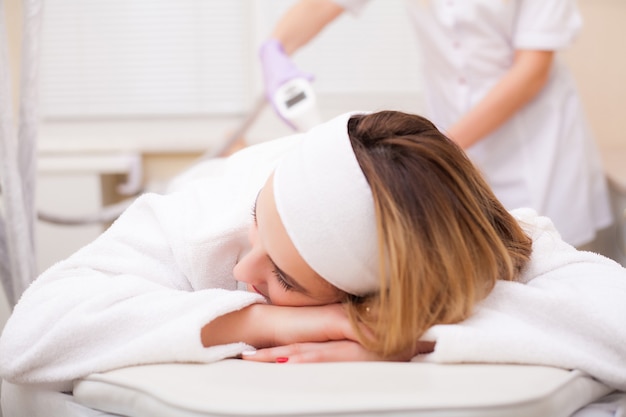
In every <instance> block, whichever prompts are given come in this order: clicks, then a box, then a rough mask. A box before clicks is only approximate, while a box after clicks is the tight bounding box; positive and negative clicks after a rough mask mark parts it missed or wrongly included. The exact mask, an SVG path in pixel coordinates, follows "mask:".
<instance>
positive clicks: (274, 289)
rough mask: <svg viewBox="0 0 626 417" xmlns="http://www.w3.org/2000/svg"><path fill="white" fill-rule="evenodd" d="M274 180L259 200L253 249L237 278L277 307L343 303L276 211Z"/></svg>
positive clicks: (252, 231)
mask: <svg viewBox="0 0 626 417" xmlns="http://www.w3.org/2000/svg"><path fill="white" fill-rule="evenodd" d="M272 180H273V176H270V178H269V180H268V181H267V183H266V184H265V186H264V187H263V189H262V190H261V192H260V193H259V196H258V197H257V202H256V205H255V207H254V217H255V219H254V222H253V224H252V227H251V228H250V232H249V238H250V244H251V245H252V249H251V250H250V252H248V253H247V254H246V255H245V256H244V257H243V258H242V259H241V260H240V261H239V262H238V263H237V265H235V268H234V269H233V275H234V276H235V279H236V280H237V281H240V282H244V283H246V284H247V286H248V290H249V291H254V292H257V293H259V294H261V295H263V296H264V297H265V298H266V299H267V300H268V302H270V303H271V304H274V305H283V306H311V305H324V304H331V303H336V302H339V301H340V300H341V298H342V295H343V293H342V292H341V291H339V290H338V289H336V288H335V287H333V286H332V285H330V284H329V283H328V282H326V281H325V280H324V279H323V278H322V277H320V276H319V275H318V274H317V273H315V271H313V269H311V268H310V267H309V265H307V263H306V262H305V261H304V259H302V257H301V256H300V254H299V253H298V251H297V250H296V248H295V247H294V245H293V243H292V242H291V239H289V236H288V235H287V232H286V230H285V227H284V226H283V223H282V221H281V219H280V217H279V215H278V211H277V209H276V204H275V202H274V189H273V185H272V183H273V181H272Z"/></svg>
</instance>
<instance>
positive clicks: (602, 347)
mask: <svg viewBox="0 0 626 417" xmlns="http://www.w3.org/2000/svg"><path fill="white" fill-rule="evenodd" d="M513 214H514V215H515V216H516V217H517V218H518V219H519V221H520V222H521V223H522V225H524V227H525V229H526V230H527V231H528V233H529V234H530V235H531V237H532V238H533V241H534V243H533V254H532V258H531V262H530V265H529V266H528V268H527V270H526V271H525V273H524V274H523V276H522V280H521V282H505V281H500V282H498V283H497V284H496V286H495V288H494V290H493V291H492V292H491V293H490V295H489V296H488V297H487V298H486V299H485V300H484V301H483V302H481V303H480V304H479V305H478V306H477V307H476V310H475V313H474V314H473V315H472V317H470V318H469V319H467V320H465V321H464V322H462V323H460V324H455V325H437V326H434V327H433V328H431V329H430V330H429V331H428V332H427V333H426V334H425V336H424V339H425V340H430V341H436V342H437V343H436V348H435V351H434V352H433V353H431V354H428V355H422V356H418V357H416V358H414V361H424V362H439V363H445V362H454V363H459V362H488V363H517V364H532V365H547V366H555V367H560V368H566V369H578V370H581V371H583V372H586V373H587V374H589V375H591V376H593V377H595V378H597V379H598V380H600V381H602V382H603V383H605V384H607V385H609V386H611V387H614V388H616V389H619V390H622V391H626V269H624V268H623V267H622V266H621V265H619V264H617V263H616V262H614V261H612V260H610V259H607V258H605V257H603V256H601V255H598V254H594V253H591V252H582V251H577V250H576V249H574V248H573V247H571V246H569V245H568V244H566V243H564V242H563V241H562V240H561V238H560V236H559V234H558V233H557V231H556V230H555V229H554V227H553V225H552V222H551V221H550V220H549V219H548V218H545V217H539V216H537V215H536V213H535V212H534V211H532V210H528V209H524V210H515V211H513Z"/></svg>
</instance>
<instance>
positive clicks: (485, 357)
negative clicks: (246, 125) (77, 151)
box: [0, 111, 626, 390]
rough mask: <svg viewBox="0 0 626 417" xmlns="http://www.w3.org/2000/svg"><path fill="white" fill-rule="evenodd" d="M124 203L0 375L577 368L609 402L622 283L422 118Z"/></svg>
mask: <svg viewBox="0 0 626 417" xmlns="http://www.w3.org/2000/svg"><path fill="white" fill-rule="evenodd" d="M224 166H225V168H224V170H223V171H222V174H221V176H219V177H218V176H216V175H213V176H211V177H209V178H206V179H202V180H199V181H196V182H194V183H193V184H190V185H188V186H187V187H185V188H184V189H182V190H179V191H177V192H174V193H172V194H168V195H145V196H143V197H141V198H140V199H138V200H137V202H136V203H135V204H133V205H132V206H131V207H130V208H129V209H128V210H127V211H126V212H125V213H124V214H123V215H122V216H121V217H120V218H119V220H117V221H116V222H115V223H114V224H113V225H112V226H111V227H110V228H109V229H108V230H107V231H106V232H104V233H103V234H102V235H101V236H100V237H99V238H97V239H96V240H95V241H94V242H93V243H91V244H89V245H87V246H86V247H84V248H82V249H81V250H79V251H78V252H77V253H75V254H74V255H72V256H71V257H69V258H68V259H66V260H64V261H62V262H59V263H58V264H56V265H54V266H53V267H52V268H50V269H49V270H47V271H46V272H44V273H43V274H42V275H41V276H40V277H39V278H38V279H37V280H36V281H35V282H34V283H33V284H32V285H31V286H30V288H28V290H27V291H26V292H25V293H24V295H23V296H22V298H21V300H20V301H19V303H18V305H17V306H16V308H15V310H14V312H13V315H12V316H11V318H10V319H9V321H8V323H7V324H6V327H5V330H4V333H3V334H2V338H1V339H0V376H1V377H2V378H5V379H6V380H8V381H10V382H12V383H15V384H46V386H53V387H54V388H55V389H57V390H70V389H71V387H72V381H73V380H75V379H77V378H80V377H84V376H86V375H88V374H90V373H93V372H101V371H107V370H111V369H114V368H119V367H124V366H129V365H138V364H149V363H162V362H212V361H218V360H220V359H223V358H228V357H238V356H240V357H241V358H242V359H243V360H250V361H263V362H287V364H286V365H283V366H289V364H291V363H298V362H315V361H356V360H359V361H360V360H390V361H408V360H414V361H422V362H436V363H451V362H488V363H521V364H537V365H551V366H556V367H562V368H567V369H572V368H576V369H580V370H582V371H584V372H586V373H588V374H590V375H592V376H593V377H595V378H597V379H598V380H600V381H602V382H603V383H605V384H607V385H609V386H611V387H614V388H616V389H618V390H626V325H625V323H626V321H625V319H626V270H625V269H623V268H622V267H621V266H620V265H618V264H617V263H615V262H613V261H611V260H609V259H606V258H604V257H602V256H600V255H596V254H593V253H589V252H578V251H576V250H575V249H574V248H572V247H571V246H569V245H567V244H565V243H564V242H563V241H562V240H561V239H560V238H559V234H558V233H557V231H556V230H555V229H554V227H553V226H552V223H551V222H550V220H549V219H547V218H545V217H540V216H537V215H536V214H535V213H534V212H533V211H531V210H528V209H520V210H515V211H513V212H508V211H506V210H505V209H504V208H503V206H502V205H501V204H500V203H499V202H498V200H497V199H496V198H495V197H494V195H493V193H492V192H491V190H490V189H489V187H488V186H487V185H486V183H485V182H484V180H483V179H482V178H481V176H480V175H479V173H478V172H477V171H476V169H475V168H474V167H473V166H472V164H471V163H470V161H469V160H468V159H467V158H466V157H465V155H464V153H463V151H461V150H460V148H458V147H457V146H456V145H455V144H454V143H453V142H451V141H450V140H449V139H447V138H446V137H445V136H444V135H443V134H442V133H440V132H439V131H438V130H437V129H436V128H435V127H434V126H433V124H432V123H430V122H429V121H428V120H425V119H423V118H422V117H419V116H415V115H409V114H404V113H399V112H392V111H383V112H379V113H371V114H364V113H361V114H356V113H355V114H345V115H342V116H339V117H337V118H335V119H333V120H331V121H329V122H327V123H324V124H322V125H319V126H318V127H316V128H314V129H312V130H311V131H309V132H308V133H306V134H301V135H294V136H289V137H286V138H282V139H278V140H275V141H271V142H267V143H264V144H261V145H257V146H255V147H251V148H248V149H245V150H243V151H240V152H239V153H237V154H235V155H234V156H232V157H230V158H229V159H228V161H227V162H226V163H225V164H224Z"/></svg>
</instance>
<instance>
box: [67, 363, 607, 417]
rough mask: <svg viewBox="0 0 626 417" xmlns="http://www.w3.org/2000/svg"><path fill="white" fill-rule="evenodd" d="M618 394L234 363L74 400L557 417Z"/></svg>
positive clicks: (530, 372) (81, 393)
mask: <svg viewBox="0 0 626 417" xmlns="http://www.w3.org/2000/svg"><path fill="white" fill-rule="evenodd" d="M610 391H611V389H609V388H608V387H606V386H604V385H603V384H600V383H598V382H596V381H594V380H593V379H591V378H589V377H586V376H584V375H583V374H581V373H580V372H578V371H567V370H563V369H557V368H550V367H540V366H522V365H481V364H465V365H436V364H424V363H385V362H344V363H322V364H267V363H256V362H246V361H242V360H236V359H232V360H224V361H220V362H216V363H212V364H202V365H201V364H163V365H148V366H135V367H129V368H123V369H118V370H115V371H110V372H106V373H101V374H93V375H90V376H88V377H87V378H84V379H83V380H80V381H78V382H77V383H76V384H75V387H74V397H75V401H77V402H78V403H80V404H83V405H85V406H88V407H91V408H95V409H99V410H103V411H106V412H111V413H116V414H120V415H122V416H133V417H143V416H145V417H161V416H163V417H166V416H167V417H200V416H203V417H205V416H219V417H226V416H238V417H243V416H326V415H329V416H334V415H341V416H343V417H348V416H350V417H352V416H366V415H367V416H370V417H371V416H383V415H388V416H437V417H444V416H445V417H460V416H464V417H465V416H481V417H489V416H494V417H495V416H497V417H506V416H520V417H521V416H524V417H527V416H537V417H539V416H550V417H559V416H569V415H571V414H572V413H573V412H574V411H575V410H577V409H579V408H580V407H583V406H584V405H586V404H588V403H590V402H592V401H594V400H595V399H597V398H599V397H601V396H603V395H605V394H607V393H608V392H610Z"/></svg>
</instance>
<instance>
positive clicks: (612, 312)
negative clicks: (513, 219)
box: [0, 136, 626, 390]
mask: <svg viewBox="0 0 626 417" xmlns="http://www.w3.org/2000/svg"><path fill="white" fill-rule="evenodd" d="M297 142H298V137H297V136H292V137H288V138H283V139H279V140H277V141H272V142H268V143H266V144H263V145H259V146H256V147H252V148H248V149H246V150H244V151H241V152H239V153H238V154H236V155H235V156H233V157H231V158H229V159H228V160H226V161H222V162H220V164H219V165H220V169H219V172H215V170H213V171H212V172H211V174H210V175H209V176H208V177H207V178H205V179H202V180H198V181H195V182H194V183H193V184H190V185H188V186H185V187H183V189H182V190H179V191H177V192H174V193H172V194H168V195H165V196H163V195H146V196H144V197H141V198H140V199H139V200H138V201H137V202H136V203H135V204H134V205H133V206H131V207H130V208H129V209H128V211H127V212H125V213H124V214H123V215H122V216H121V217H120V218H119V220H118V221H116V222H115V223H114V224H113V225H112V226H111V228H109V230H107V231H106V232H105V233H103V234H102V236H100V237H99V238H98V239H97V240H95V241H94V242H93V243H91V244H89V245H87V246H86V247H84V248H83V249H81V250H80V251H78V252H77V253H76V254H74V255H73V256H71V257H70V258H69V259H67V260H65V261H63V262H60V263H58V264H57V265H55V266H53V267H52V268H50V269H49V270H48V271H46V272H45V273H44V274H42V275H41V276H40V277H39V278H38V279H37V280H36V281H35V283H34V284H33V285H31V287H30V288H29V289H28V290H27V291H26V292H25V293H24V295H23V297H22V298H21V300H20V302H19V303H18V305H17V306H16V308H15V311H14V313H13V315H12V317H11V318H10V319H9V321H8V323H7V325H6V327H5V330H4V333H3V335H2V337H1V338H0V376H1V377H2V378H5V379H6V380H8V381H10V382H13V383H17V384H45V385H46V386H48V387H52V388H54V389H57V390H70V389H71V386H72V384H71V382H72V380H74V379H77V378H80V377H82V376H85V375H87V374H90V373H93V372H99V371H106V370H110V369H114V368H118V367H123V366H128V365H136V364H147V363H160V362H212V361H217V360H220V359H223V358H226V357H230V356H234V355H237V354H238V353H240V352H241V351H242V350H244V349H247V348H249V347H247V346H246V345H245V344H243V343H235V344H230V345H224V346H216V347H211V348H204V347H203V346H202V344H201V341H200V330H201V328H202V327H203V326H204V325H205V324H206V323H208V322H210V321H211V320H212V319H214V318H215V317H218V316H220V315H223V314H225V313H228V312H231V311H234V310H237V309H240V308H242V307H245V306H248V305H250V304H252V303H255V302H264V300H263V298H262V297H260V296H259V295H257V294H253V293H248V292H245V291H241V290H237V283H236V282H235V281H234V279H233V277H232V268H233V266H234V265H235V263H236V262H237V260H238V259H240V258H241V256H242V255H243V254H244V253H245V252H246V251H247V250H248V249H249V244H248V241H247V230H248V227H249V226H250V223H251V221H252V220H251V211H252V207H253V202H254V200H255V197H256V195H257V193H258V191H259V189H260V188H261V187H262V185H263V183H264V182H265V180H266V178H267V176H268V175H269V173H270V172H271V170H272V168H273V167H274V165H275V162H276V161H277V159H278V158H279V157H280V155H281V154H282V153H283V152H285V151H286V150H287V149H289V148H290V147H292V146H293V145H294V144H296V143H297ZM515 214H516V215H517V216H518V218H520V220H521V221H522V222H523V223H524V224H525V227H526V228H527V230H528V231H529V233H530V234H531V235H532V237H533V238H534V239H535V243H534V245H535V252H534V253H533V257H532V261H531V263H530V265H529V267H528V269H527V271H526V272H525V274H524V275H523V276H522V279H521V282H519V283H511V282H499V283H498V284H497V285H496V287H495V289H494V291H493V292H492V294H491V295H490V296H489V297H488V298H487V299H486V300H484V301H483V302H481V303H480V305H479V306H478V307H477V309H476V314H475V315H474V316H473V317H471V318H470V319H468V320H466V321H465V322H463V323H460V324H457V325H445V326H435V327H433V328H432V329H431V330H430V331H429V332H428V333H427V334H426V335H425V339H427V340H435V341H436V342H437V344H436V348H435V351H434V352H433V353H432V354H428V355H423V356H419V357H417V358H415V360H416V361H431V362H440V363H446V362H498V363H500V362H507V363H526V364H545V365H553V366H558V367H564V368H578V369H581V370H582V371H585V372H587V373H589V374H591V375H593V376H594V377H596V378H598V379H600V380H601V381H602V382H604V383H606V384H608V385H611V386H613V387H616V388H618V389H621V390H626V271H625V270H624V269H623V268H622V267H621V266H619V265H618V264H616V263H614V262H613V261H610V260H608V259H606V258H604V257H602V256H599V255H595V254H591V253H586V252H577V251H575V250H574V249H573V248H572V247H570V246H569V245H567V244H565V243H563V242H562V241H561V240H560V238H559V236H558V234H557V233H556V231H554V229H553V227H552V224H551V222H550V221H549V220H548V219H546V218H543V217H537V216H536V215H535V214H534V212H532V211H530V210H521V211H518V212H516V213H515Z"/></svg>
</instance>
